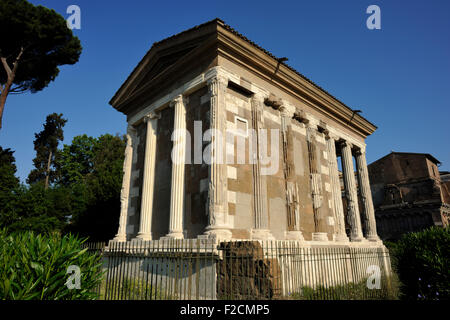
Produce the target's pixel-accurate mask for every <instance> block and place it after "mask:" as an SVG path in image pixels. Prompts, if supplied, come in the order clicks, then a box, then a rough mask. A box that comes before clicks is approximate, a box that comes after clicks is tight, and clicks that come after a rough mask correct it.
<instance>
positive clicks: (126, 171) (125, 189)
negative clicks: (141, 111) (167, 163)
mask: <svg viewBox="0 0 450 320" xmlns="http://www.w3.org/2000/svg"><path fill="white" fill-rule="evenodd" d="M135 135H136V130H135V129H134V128H133V126H131V125H128V128H127V145H126V146H125V159H124V161H123V179H122V190H121V191H120V218H119V230H118V231H117V234H116V236H115V237H114V239H113V240H114V241H119V242H122V241H126V240H127V216H128V202H129V195H130V180H131V166H132V160H133V144H134V143H133V142H134V140H135Z"/></svg>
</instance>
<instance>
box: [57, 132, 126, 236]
mask: <svg viewBox="0 0 450 320" xmlns="http://www.w3.org/2000/svg"><path fill="white" fill-rule="evenodd" d="M125 144H126V143H125V137H119V136H113V135H110V134H105V135H102V136H100V137H98V138H92V137H88V136H86V135H83V136H77V137H75V138H74V139H73V140H72V144H71V145H64V148H63V150H62V152H61V157H60V159H59V161H58V164H57V165H58V167H59V168H60V172H61V176H60V181H59V183H60V184H61V185H65V186H67V187H68V188H69V189H70V190H71V196H72V200H71V203H72V211H71V216H72V219H71V223H70V225H68V227H67V229H66V231H70V232H74V233H78V234H80V235H82V236H85V237H89V238H90V240H92V241H103V240H108V239H111V238H112V237H113V236H114V235H115V233H116V232H117V228H118V219H119V213H120V190H121V187H122V176H123V160H124V150H125Z"/></svg>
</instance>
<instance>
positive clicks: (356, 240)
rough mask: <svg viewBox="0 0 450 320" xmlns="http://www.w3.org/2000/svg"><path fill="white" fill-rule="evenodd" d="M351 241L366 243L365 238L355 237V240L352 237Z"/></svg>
mask: <svg viewBox="0 0 450 320" xmlns="http://www.w3.org/2000/svg"><path fill="white" fill-rule="evenodd" d="M350 241H351V242H364V241H366V239H364V238H363V237H355V238H352V237H351V236H350Z"/></svg>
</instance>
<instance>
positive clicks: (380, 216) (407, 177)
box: [368, 152, 450, 240]
mask: <svg viewBox="0 0 450 320" xmlns="http://www.w3.org/2000/svg"><path fill="white" fill-rule="evenodd" d="M438 165H440V162H439V161H438V160H437V159H436V158H434V157H433V156H432V155H430V154H427V153H407V152H391V153H390V154H388V155H386V156H384V157H383V158H381V159H378V160H377V161H375V162H373V163H371V164H370V165H369V166H368V168H369V176H370V184H371V190H372V198H373V203H374V207H375V216H376V220H377V230H378V234H379V235H380V237H381V238H382V239H384V240H393V239H398V238H399V237H400V236H401V235H402V234H403V233H406V232H414V231H420V230H423V229H425V228H427V227H430V226H447V225H448V219H449V214H450V206H449V203H450V202H449V200H450V194H449V179H448V173H447V174H446V173H445V172H443V173H440V172H439V169H438Z"/></svg>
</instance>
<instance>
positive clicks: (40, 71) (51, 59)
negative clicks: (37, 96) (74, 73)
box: [0, 0, 82, 92]
mask: <svg viewBox="0 0 450 320" xmlns="http://www.w3.org/2000/svg"><path fill="white" fill-rule="evenodd" d="M0 30H2V32H1V39H2V41H1V42H0V57H5V58H6V59H7V62H8V64H9V65H10V66H12V64H13V63H14V61H15V60H16V59H17V56H18V54H19V52H20V50H21V49H22V48H23V54H22V56H21V57H20V60H19V66H18V68H17V72H16V74H15V77H14V82H13V83H14V84H15V86H14V87H13V88H11V91H10V92H23V91H28V90H29V91H31V92H37V91H40V90H42V89H43V88H45V87H46V86H47V85H48V84H49V83H50V82H51V81H53V80H54V79H55V78H56V76H57V75H58V73H59V69H58V67H59V66H61V65H65V64H74V63H76V62H77V61H78V59H79V57H80V54H81V50H82V48H81V44H80V40H79V39H78V38H77V37H75V36H74V35H73V33H72V30H70V29H69V28H67V23H66V20H65V19H64V17H63V16H62V15H60V14H58V13H57V12H56V11H54V10H53V9H48V8H45V7H43V6H34V5H32V4H31V3H29V2H28V1H25V0H2V1H0ZM11 69H12V68H11ZM6 81H7V73H6V72H5V70H3V69H1V72H0V83H2V84H4V83H6Z"/></svg>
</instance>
